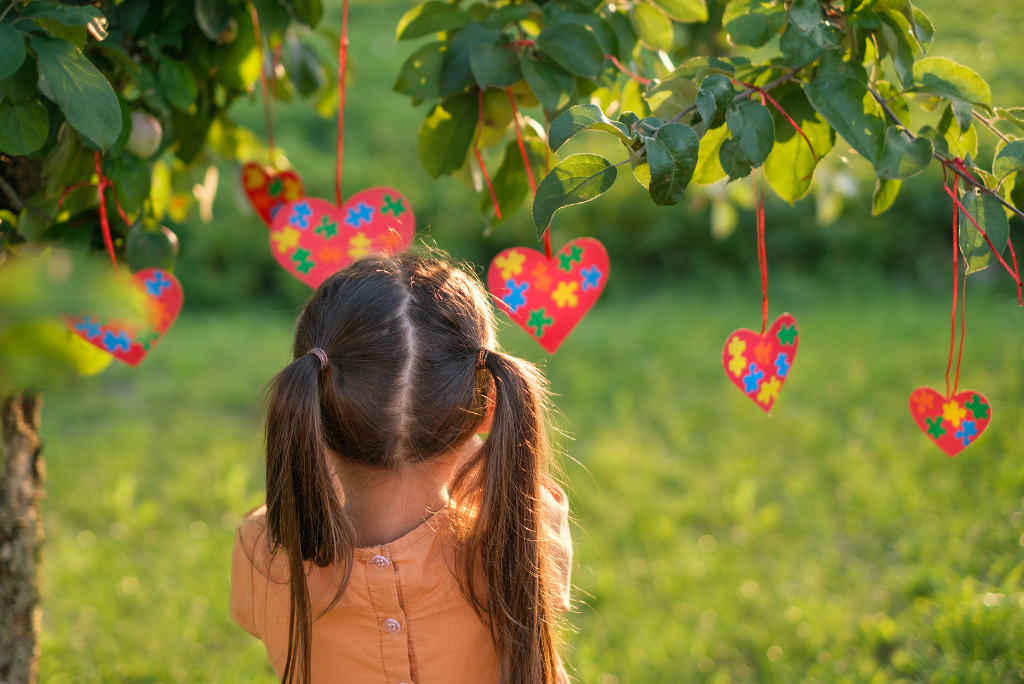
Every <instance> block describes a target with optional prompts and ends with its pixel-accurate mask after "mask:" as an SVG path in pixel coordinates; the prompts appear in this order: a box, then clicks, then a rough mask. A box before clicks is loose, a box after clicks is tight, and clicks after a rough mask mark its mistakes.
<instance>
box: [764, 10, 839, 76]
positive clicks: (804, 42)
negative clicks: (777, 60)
mask: <svg viewBox="0 0 1024 684" xmlns="http://www.w3.org/2000/svg"><path fill="white" fill-rule="evenodd" d="M837 44H838V36H837V34H836V32H835V31H834V30H833V29H832V28H831V27H830V26H829V25H827V24H826V23H825V22H824V19H823V15H822V11H821V5H819V4H818V2H817V0H794V2H793V4H792V6H791V7H790V10H789V24H788V25H787V26H786V32H785V33H783V34H782V39H781V40H780V41H779V50H780V51H781V52H782V54H783V56H784V57H785V63H786V65H787V66H792V67H797V66H802V65H804V64H807V63H809V62H813V61H814V60H815V59H817V58H818V56H819V55H821V53H822V52H824V51H825V50H826V49H831V48H833V47H835V46H836V45H837Z"/></svg>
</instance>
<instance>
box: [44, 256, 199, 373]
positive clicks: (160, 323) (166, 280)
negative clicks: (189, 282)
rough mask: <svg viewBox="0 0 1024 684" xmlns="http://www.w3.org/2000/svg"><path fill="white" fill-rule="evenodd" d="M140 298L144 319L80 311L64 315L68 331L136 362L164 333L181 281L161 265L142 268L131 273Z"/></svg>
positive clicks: (181, 298)
mask: <svg viewBox="0 0 1024 684" xmlns="http://www.w3.org/2000/svg"><path fill="white" fill-rule="evenodd" d="M131 282H132V285H133V286H134V287H135V288H136V289H137V290H138V291H139V293H140V296H141V297H142V299H143V310H144V311H145V316H146V318H145V320H137V319H136V320H117V319H108V318H106V317H105V316H96V315H93V314H83V315H81V316H64V323H65V324H66V325H67V326H68V328H70V329H71V332H73V333H75V334H76V335H78V336H79V337H81V338H82V339H83V340H85V341H86V342H88V343H90V344H92V345H93V346H95V347H98V348H99V349H102V350H103V351H105V352H107V353H109V354H112V355H113V356H114V357H115V358H117V359H119V360H121V361H124V362H125V363H127V364H128V365H129V366H138V365H139V363H141V362H142V359H144V358H145V357H146V354H148V353H149V352H150V351H152V350H153V347H155V346H156V343H157V342H159V341H160V339H161V338H162V337H163V336H164V333H166V332H167V330H168V329H169V328H170V327H171V325H172V324H173V323H174V320H175V319H176V318H177V317H178V313H179V312H180V311H181V304H182V302H183V301H184V294H183V293H182V290H181V283H179V282H178V279H177V278H175V277H174V276H173V275H171V273H170V272H168V271H165V270H164V269H162V268H144V269H142V270H141V271H138V272H137V273H135V274H133V275H132V280H131Z"/></svg>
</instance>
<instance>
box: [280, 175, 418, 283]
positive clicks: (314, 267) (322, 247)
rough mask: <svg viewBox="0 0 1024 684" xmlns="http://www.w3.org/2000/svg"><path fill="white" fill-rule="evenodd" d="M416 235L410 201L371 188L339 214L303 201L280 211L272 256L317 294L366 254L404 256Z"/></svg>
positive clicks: (392, 192)
mask: <svg viewBox="0 0 1024 684" xmlns="http://www.w3.org/2000/svg"><path fill="white" fill-rule="evenodd" d="M415 230H416V219H415V218H414V217H413V214H412V209H411V208H410V207H409V201H408V200H407V199H405V197H403V196H402V194H401V193H400V192H398V191H397V190H392V189H391V188H369V189H367V190H362V191H360V192H357V193H356V194H354V195H352V197H350V198H349V199H348V201H347V202H345V204H344V205H342V206H341V207H340V208H339V207H338V206H337V205H335V204H333V203H331V202H328V201H327V200H323V199H320V198H318V197H304V198H303V199H301V200H298V201H296V202H291V203H289V204H286V205H284V206H283V207H281V209H280V210H278V212H277V215H276V216H275V217H274V222H273V224H272V225H271V227H270V250H271V252H273V254H274V258H276V259H277V262H278V263H279V264H281V266H282V267H283V268H284V269H285V270H286V271H288V272H289V273H291V274H292V275H293V276H295V277H296V278H298V279H299V280H301V281H302V282H304V283H306V284H307V285H309V286H310V287H312V288H316V287H319V286H320V283H322V282H323V281H324V280H326V279H327V277H328V276H330V275H331V274H333V273H336V272H337V271H338V270H340V269H342V268H344V267H345V266H347V265H348V264H350V263H352V262H353V261H355V260H356V259H358V258H360V257H364V256H366V255H367V254H392V253H394V252H401V251H402V250H404V249H405V248H406V247H408V246H409V244H410V243H411V242H412V238H413V233H414V232H415Z"/></svg>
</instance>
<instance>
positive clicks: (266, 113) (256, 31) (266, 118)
mask: <svg viewBox="0 0 1024 684" xmlns="http://www.w3.org/2000/svg"><path fill="white" fill-rule="evenodd" d="M249 14H250V15H252V32H253V37H254V38H255V39H256V47H257V49H258V50H259V52H260V92H262V93H263V125H264V126H265V127H266V130H267V146H268V148H269V150H268V154H269V157H270V166H271V167H272V168H274V169H276V168H277V152H276V151H275V147H274V127H273V125H271V121H270V97H269V96H268V95H267V69H266V63H265V62H264V60H263V40H262V37H261V36H260V18H259V15H258V14H257V12H256V5H254V4H252V3H249ZM267 47H268V48H269V47H270V43H269V39H268V42H267ZM273 68H274V67H273V66H271V69H273Z"/></svg>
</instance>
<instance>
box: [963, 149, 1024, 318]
mask: <svg viewBox="0 0 1024 684" xmlns="http://www.w3.org/2000/svg"><path fill="white" fill-rule="evenodd" d="M946 163H953V164H955V165H956V167H957V168H959V169H961V170H962V171H963V172H964V173H966V174H967V175H968V176H970V175H971V174H970V172H969V171H967V168H966V166H965V165H964V163H963V160H962V159H960V158H959V157H957V158H956V159H955V160H954V161H953V162H946ZM971 177H972V178H973V176H971ZM944 187H945V190H946V194H947V195H949V197H950V199H952V200H953V204H955V205H956V208H957V209H959V210H960V211H962V212H963V213H964V216H966V217H967V219H968V220H969V221H970V222H971V223H972V224H973V225H974V227H975V229H977V231H978V232H979V233H981V236H982V237H983V238H985V242H986V243H987V244H988V247H989V249H991V250H992V253H993V254H995V255H996V259H998V260H999V263H1000V264H1002V266H1003V268H1005V269H1006V272H1007V273H1009V274H1010V277H1011V278H1013V282H1014V283H1015V284H1016V285H1017V303H1018V304H1019V305H1021V306H1024V298H1022V293H1021V280H1020V271H1019V270H1018V268H1017V255H1016V253H1015V252H1014V251H1013V243H1012V242H1011V241H1010V236H1009V235H1007V236H1006V243H1007V245H1009V247H1010V256H1011V258H1012V259H1013V269H1012V270H1011V269H1010V267H1009V266H1007V264H1006V261H1004V260H1003V257H1002V255H1001V254H1000V253H999V250H997V249H996V247H995V245H993V244H992V240H990V239H989V237H988V234H987V233H986V232H985V231H984V230H983V229H982V227H981V226H979V225H978V222H977V221H975V220H974V217H973V216H971V213H970V212H969V211H967V209H965V208H964V205H963V204H961V203H960V199H959V198H958V197H957V195H956V193H955V192H953V191H952V190H950V189H949V186H948V185H946V186H944ZM953 187H956V181H954V184H953ZM965 277H966V276H965Z"/></svg>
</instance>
